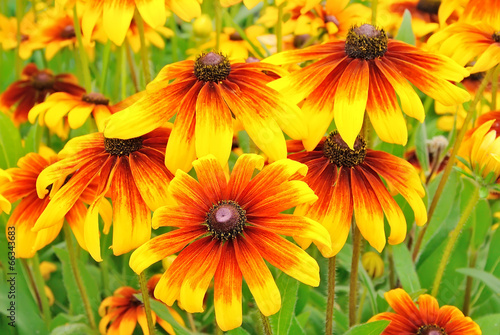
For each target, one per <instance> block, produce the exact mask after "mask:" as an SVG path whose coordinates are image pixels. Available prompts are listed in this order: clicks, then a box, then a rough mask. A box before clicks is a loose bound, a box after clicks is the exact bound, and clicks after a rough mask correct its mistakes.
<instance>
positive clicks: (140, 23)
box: [134, 10, 151, 85]
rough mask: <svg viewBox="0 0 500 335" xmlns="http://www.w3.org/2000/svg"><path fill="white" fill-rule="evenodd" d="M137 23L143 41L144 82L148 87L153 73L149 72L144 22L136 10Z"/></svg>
mask: <svg viewBox="0 0 500 335" xmlns="http://www.w3.org/2000/svg"><path fill="white" fill-rule="evenodd" d="M134 19H135V23H136V24H137V28H138V29H139V39H140V41H141V57H142V68H143V70H144V80H145V82H146V85H147V84H148V83H149V82H150V81H151V72H150V71H149V52H148V47H147V46H146V37H145V35H144V20H143V19H142V16H141V14H139V12H138V11H137V10H136V11H135V13H134Z"/></svg>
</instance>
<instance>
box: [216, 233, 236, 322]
mask: <svg viewBox="0 0 500 335" xmlns="http://www.w3.org/2000/svg"><path fill="white" fill-rule="evenodd" d="M222 254H223V255H224V257H221V259H220V261H219V266H218V268H217V270H216V271H215V277H214V307H215V318H216V320H217V325H218V326H219V327H220V328H221V329H222V330H223V331H228V330H231V329H234V328H237V327H239V326H241V323H242V322H243V317H242V305H241V304H242V294H241V284H242V274H241V271H240V268H239V266H238V262H237V261H236V255H235V253H234V247H233V243H232V242H230V241H228V242H227V243H224V245H223V246H222Z"/></svg>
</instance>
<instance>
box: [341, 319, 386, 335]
mask: <svg viewBox="0 0 500 335" xmlns="http://www.w3.org/2000/svg"><path fill="white" fill-rule="evenodd" d="M389 323H390V321H388V320H380V321H374V322H369V323H365V324H362V325H357V326H354V327H352V328H351V329H349V331H348V332H347V333H345V335H380V334H381V333H382V332H383V331H384V329H385V328H387V326H388V325H389Z"/></svg>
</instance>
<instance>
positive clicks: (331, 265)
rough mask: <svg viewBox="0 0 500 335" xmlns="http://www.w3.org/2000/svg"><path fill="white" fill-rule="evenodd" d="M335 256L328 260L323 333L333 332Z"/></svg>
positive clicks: (329, 333)
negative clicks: (326, 298) (326, 297)
mask: <svg viewBox="0 0 500 335" xmlns="http://www.w3.org/2000/svg"><path fill="white" fill-rule="evenodd" d="M335 270H336V269H335V256H333V257H332V258H330V259H329V260H328V300H327V303H326V323H325V334H326V335H331V334H333V310H334V305H335Z"/></svg>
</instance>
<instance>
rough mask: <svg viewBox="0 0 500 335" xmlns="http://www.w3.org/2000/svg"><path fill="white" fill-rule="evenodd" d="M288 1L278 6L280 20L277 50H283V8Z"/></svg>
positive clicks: (277, 24) (277, 26)
mask: <svg viewBox="0 0 500 335" xmlns="http://www.w3.org/2000/svg"><path fill="white" fill-rule="evenodd" d="M285 4H286V2H283V3H282V4H281V5H279V6H278V21H277V22H276V50H277V51H278V52H281V51H283V8H284V7H285Z"/></svg>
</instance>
